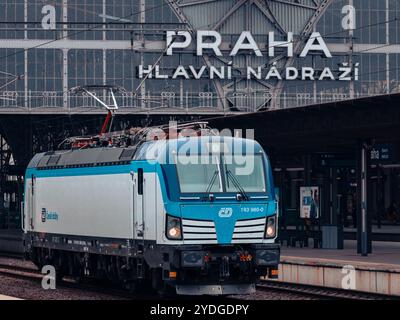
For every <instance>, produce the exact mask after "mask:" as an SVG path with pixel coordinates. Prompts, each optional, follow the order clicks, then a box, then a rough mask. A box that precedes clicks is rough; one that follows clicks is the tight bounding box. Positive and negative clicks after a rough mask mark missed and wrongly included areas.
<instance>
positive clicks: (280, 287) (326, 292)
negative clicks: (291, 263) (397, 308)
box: [257, 280, 400, 300]
mask: <svg viewBox="0 0 400 320" xmlns="http://www.w3.org/2000/svg"><path fill="white" fill-rule="evenodd" d="M257 290H261V291H268V290H277V291H282V292H287V293H296V294H302V295H304V296H305V297H310V298H316V299H321V300H400V298H399V297H393V296H388V295H381V294H375V293H368V292H360V291H353V290H344V289H336V288H326V287H318V286H309V285H302V284H293V283H287V282H278V281H271V280H262V281H261V283H260V284H259V285H258V286H257Z"/></svg>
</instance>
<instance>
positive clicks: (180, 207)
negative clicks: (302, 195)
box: [23, 132, 280, 295]
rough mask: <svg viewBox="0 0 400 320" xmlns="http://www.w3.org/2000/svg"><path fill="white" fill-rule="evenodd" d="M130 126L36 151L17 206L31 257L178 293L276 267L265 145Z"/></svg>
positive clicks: (208, 290)
mask: <svg viewBox="0 0 400 320" xmlns="http://www.w3.org/2000/svg"><path fill="white" fill-rule="evenodd" d="M137 136H138V134H137V132H136V133H135V135H134V136H130V137H129V139H125V143H124V144H122V143H117V144H113V143H111V140H112V139H111V138H107V139H106V140H105V142H106V143H104V141H102V142H101V143H100V144H99V143H98V144H97V145H96V146H94V145H93V144H92V145H91V144H90V143H88V144H86V145H85V144H82V143H83V142H82V141H86V142H87V141H91V140H90V139H86V140H85V139H80V140H79V139H78V140H74V143H75V146H78V145H79V148H74V147H72V148H70V149H66V150H58V151H52V152H45V153H39V154H36V155H35V156H34V157H33V159H32V160H31V161H30V163H29V165H28V168H27V170H26V176H25V193H24V211H23V230H24V244H25V250H26V254H27V255H28V256H29V257H30V259H31V260H32V261H33V262H34V263H35V264H36V265H37V266H38V267H39V268H42V267H43V266H45V265H52V266H54V268H55V270H56V275H57V278H58V279H62V277H63V276H66V275H69V276H74V277H79V278H81V277H92V278H98V279H109V280H111V281H118V282H122V283H124V284H125V285H126V286H128V287H130V288H135V286H137V284H140V283H145V284H148V285H149V286H152V287H153V288H154V289H163V288H173V289H174V290H175V291H176V293H177V294H185V295H199V294H215V295H216V294H246V293H251V292H254V291H255V284H256V283H257V281H258V279H259V278H260V276H265V275H268V276H270V277H273V276H276V274H277V269H278V264H279V257H280V250H279V245H277V244H275V239H276V237H277V221H278V220H277V207H278V205H277V202H276V200H275V192H274V184H273V179H272V170H271V165H270V162H269V159H268V156H267V154H266V152H265V151H264V150H263V149H262V147H261V146H260V145H259V144H258V143H257V142H256V141H254V140H247V139H242V138H233V137H223V136H215V135H212V134H206V135H195V136H193V135H192V136H181V135H179V134H178V135H176V136H175V137H173V136H171V135H169V136H166V137H164V138H156V137H152V138H150V139H139V141H136V140H135V138H137ZM120 140H121V139H120ZM128 140H129V143H127V141H128Z"/></svg>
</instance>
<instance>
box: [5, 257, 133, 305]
mask: <svg viewBox="0 0 400 320" xmlns="http://www.w3.org/2000/svg"><path fill="white" fill-rule="evenodd" d="M0 275H2V276H6V277H12V278H17V279H22V280H27V281H31V282H37V283H38V284H39V283H40V282H41V281H42V279H43V276H44V275H43V274H42V273H40V272H39V270H37V269H34V268H29V267H21V266H15V265H10V264H4V263H0ZM57 288H63V289H73V290H81V291H86V292H93V293H96V294H99V293H100V294H107V295H112V296H115V297H118V298H122V299H133V298H137V297H136V296H135V295H134V294H132V293H130V292H129V291H127V290H123V289H116V288H114V287H111V286H107V285H101V286H100V285H95V284H93V283H80V282H77V281H75V280H74V279H72V278H69V277H65V278H64V279H63V281H62V282H61V283H57Z"/></svg>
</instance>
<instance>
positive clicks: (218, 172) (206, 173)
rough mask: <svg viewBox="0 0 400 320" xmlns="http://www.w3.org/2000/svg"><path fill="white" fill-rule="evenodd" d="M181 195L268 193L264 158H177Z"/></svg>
mask: <svg viewBox="0 0 400 320" xmlns="http://www.w3.org/2000/svg"><path fill="white" fill-rule="evenodd" d="M176 160H177V161H176V168H177V173H178V180H179V185H180V190H181V192H182V193H217V192H242V191H244V192H266V189H267V187H266V183H265V169H264V163H263V162H264V161H263V157H262V156H261V155H222V156H203V155H178V156H177V158H176Z"/></svg>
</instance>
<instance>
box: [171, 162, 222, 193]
mask: <svg viewBox="0 0 400 320" xmlns="http://www.w3.org/2000/svg"><path fill="white" fill-rule="evenodd" d="M218 161H219V159H218V157H211V156H199V155H178V156H177V157H176V168H177V172H178V179H179V184H180V189H181V192H184V193H191V192H193V193H204V192H221V191H222V188H221V174H220V171H219V166H218Z"/></svg>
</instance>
